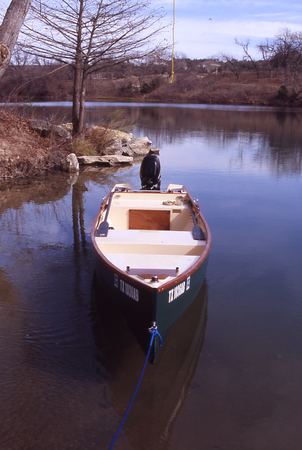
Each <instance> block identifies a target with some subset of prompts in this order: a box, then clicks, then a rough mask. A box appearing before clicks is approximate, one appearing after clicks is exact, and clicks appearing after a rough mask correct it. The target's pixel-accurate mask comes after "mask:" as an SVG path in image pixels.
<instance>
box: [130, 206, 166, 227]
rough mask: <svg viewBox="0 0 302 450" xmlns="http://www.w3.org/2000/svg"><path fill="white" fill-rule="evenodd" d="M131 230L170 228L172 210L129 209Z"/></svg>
mask: <svg viewBox="0 0 302 450" xmlns="http://www.w3.org/2000/svg"><path fill="white" fill-rule="evenodd" d="M129 230H170V211H161V210H150V209H129Z"/></svg>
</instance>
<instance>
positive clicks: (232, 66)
mask: <svg viewBox="0 0 302 450" xmlns="http://www.w3.org/2000/svg"><path fill="white" fill-rule="evenodd" d="M220 59H221V61H223V63H224V66H225V69H227V70H228V71H229V72H231V73H232V74H233V75H234V76H235V78H236V79H237V80H239V78H240V74H241V72H242V69H243V67H242V62H241V61H239V60H238V59H236V58H234V57H233V56H230V55H225V54H222V55H221V58H220Z"/></svg>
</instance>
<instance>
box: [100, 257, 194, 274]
mask: <svg viewBox="0 0 302 450" xmlns="http://www.w3.org/2000/svg"><path fill="white" fill-rule="evenodd" d="M106 258H107V259H108V260H109V261H110V262H111V263H112V264H113V265H115V266H116V267H118V268H119V269H120V270H123V271H125V272H128V273H129V272H130V273H129V274H130V275H140V274H141V273H148V272H149V273H150V275H158V276H159V277H160V276H161V275H166V276H175V275H176V272H177V274H179V273H183V272H185V271H186V270H187V269H189V268H190V267H191V266H192V264H194V263H195V262H196V261H197V260H198V258H199V257H198V256H191V255H181V256H179V255H177V256H176V255H160V258H158V255H153V254H140V253H131V255H129V254H128V255H127V254H125V253H107V254H106ZM127 267H128V271H127ZM176 268H178V270H177V271H176Z"/></svg>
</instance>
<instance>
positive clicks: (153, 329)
mask: <svg viewBox="0 0 302 450" xmlns="http://www.w3.org/2000/svg"><path fill="white" fill-rule="evenodd" d="M149 331H150V332H151V339H150V344H149V348H148V351H147V355H146V358H145V361H144V365H143V368H142V371H141V373H140V376H139V378H138V382H137V384H136V387H135V389H134V392H133V394H132V396H131V398H130V400H129V403H128V406H127V409H126V411H125V413H124V415H123V417H122V419H121V421H120V424H119V426H118V428H117V430H116V432H115V433H114V435H113V438H112V440H111V442H110V445H109V447H108V450H112V449H113V448H114V446H115V444H116V442H117V440H118V438H119V436H120V434H121V432H122V430H123V428H124V425H125V423H126V420H127V418H128V416H129V414H130V412H131V409H132V407H133V404H134V401H135V399H136V396H137V394H138V391H139V389H140V387H141V384H142V381H143V378H144V374H145V370H146V367H147V364H148V360H149V358H150V353H151V350H152V345H153V342H154V339H155V337H156V336H158V337H159V340H160V347H161V346H162V345H163V338H162V337H161V335H160V333H159V332H158V329H157V326H156V325H153V326H152V327H151V328H150V329H149Z"/></svg>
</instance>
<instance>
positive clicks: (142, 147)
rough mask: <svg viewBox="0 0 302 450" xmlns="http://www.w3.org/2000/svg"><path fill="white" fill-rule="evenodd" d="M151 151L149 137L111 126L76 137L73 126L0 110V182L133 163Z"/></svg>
mask: <svg viewBox="0 0 302 450" xmlns="http://www.w3.org/2000/svg"><path fill="white" fill-rule="evenodd" d="M151 148H152V143H151V141H150V140H149V139H148V138H147V137H143V138H136V137H134V136H133V135H132V133H127V132H125V131H120V130H116V129H111V128H109V127H108V126H107V127H104V126H92V127H90V128H87V129H86V130H85V132H84V133H83V134H82V135H81V136H78V137H73V136H72V124H70V123H67V124H59V125H58V124H54V123H51V122H49V121H46V120H39V119H28V118H26V117H23V116H22V115H20V114H18V113H16V112H12V111H9V110H7V109H5V108H2V109H0V182H7V181H16V180H23V181H24V180H29V179H32V178H33V177H36V176H39V175H43V174H46V173H47V172H51V171H55V170H60V171H66V172H77V171H79V165H81V166H83V165H88V166H90V165H94V166H95V165H96V166H102V167H112V166H116V165H125V164H132V163H133V162H134V161H135V160H137V159H139V158H142V157H143V156H144V155H146V154H147V153H148V152H149V150H150V149H151ZM153 151H158V150H157V149H153Z"/></svg>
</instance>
